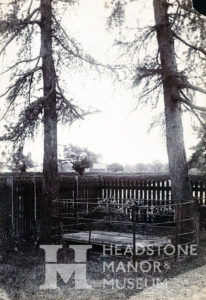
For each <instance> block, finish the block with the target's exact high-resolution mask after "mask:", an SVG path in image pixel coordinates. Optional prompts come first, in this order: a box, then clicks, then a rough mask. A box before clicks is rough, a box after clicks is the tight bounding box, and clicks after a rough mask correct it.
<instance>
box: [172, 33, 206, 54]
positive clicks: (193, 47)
mask: <svg viewBox="0 0 206 300" xmlns="http://www.w3.org/2000/svg"><path fill="white" fill-rule="evenodd" d="M173 35H174V37H176V38H177V39H178V40H179V41H181V42H182V43H183V44H185V45H186V46H188V47H190V48H192V49H194V50H196V51H199V52H201V53H202V54H204V55H206V51H205V50H204V49H203V48H202V47H197V46H195V45H192V44H190V43H188V42H186V41H185V40H184V39H183V38H182V37H180V36H179V35H177V34H176V33H175V32H174V31H173Z"/></svg>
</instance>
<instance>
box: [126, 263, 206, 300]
mask: <svg viewBox="0 0 206 300" xmlns="http://www.w3.org/2000/svg"><path fill="white" fill-rule="evenodd" d="M147 299H148V300H183V299H184V300H186V299H190V300H206V265H204V266H202V267H199V268H197V269H194V270H192V271H189V272H186V273H184V274H181V275H178V276H176V277H175V278H172V279H169V280H168V281H167V286H162V288H161V287H157V288H156V287H152V288H148V289H146V290H144V291H143V292H141V293H139V294H137V295H135V296H132V297H131V298H129V300H147Z"/></svg>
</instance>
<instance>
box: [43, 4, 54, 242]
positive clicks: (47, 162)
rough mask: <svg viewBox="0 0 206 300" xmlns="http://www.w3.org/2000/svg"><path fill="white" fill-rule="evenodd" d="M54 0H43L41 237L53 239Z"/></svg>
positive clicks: (45, 239) (44, 240)
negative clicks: (44, 99) (43, 98)
mask: <svg viewBox="0 0 206 300" xmlns="http://www.w3.org/2000/svg"><path fill="white" fill-rule="evenodd" d="M51 2H52V0H41V55H42V72H43V85H44V97H47V99H46V101H45V105H44V161H43V202H42V206H41V208H42V209H41V211H42V215H41V219H42V222H41V241H42V242H44V243H50V242H51V229H52V200H53V199H55V198H56V197H57V191H58V186H57V176H58V168H57V113H56V89H55V81H56V72H55V67H54V60H53V56H52V7H51Z"/></svg>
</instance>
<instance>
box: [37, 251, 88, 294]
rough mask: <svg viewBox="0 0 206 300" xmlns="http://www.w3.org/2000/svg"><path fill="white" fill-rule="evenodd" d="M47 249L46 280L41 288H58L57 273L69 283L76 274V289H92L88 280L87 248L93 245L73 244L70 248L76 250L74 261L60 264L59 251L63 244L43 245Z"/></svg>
mask: <svg viewBox="0 0 206 300" xmlns="http://www.w3.org/2000/svg"><path fill="white" fill-rule="evenodd" d="M40 248H41V249H43V250H44V251H45V282H44V284H43V285H41V286H40V290H47V289H56V288H57V273H58V274H59V275H60V276H61V278H62V280H63V281H64V283H67V282H68V280H69V279H70V278H71V276H72V275H73V274H75V289H91V288H92V287H91V285H89V284H87V280H86V256H87V250H89V249H91V248H92V246H91V245H71V246H70V247H69V248H70V249H73V250H74V255H75V256H74V261H75V262H74V263H72V264H58V263H57V252H58V250H59V249H62V245H41V246H40Z"/></svg>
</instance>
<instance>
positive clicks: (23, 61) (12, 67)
mask: <svg viewBox="0 0 206 300" xmlns="http://www.w3.org/2000/svg"><path fill="white" fill-rule="evenodd" d="M40 57H41V56H40V55H39V56H37V57H35V58H32V59H24V60H21V61H18V62H17V63H15V64H14V65H13V66H11V67H9V68H8V69H7V70H6V71H4V72H2V73H1V74H0V75H3V74H5V73H7V72H9V71H10V70H12V69H14V68H15V67H17V66H18V65H20V64H22V63H29V62H31V61H34V60H37V59H40Z"/></svg>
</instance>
